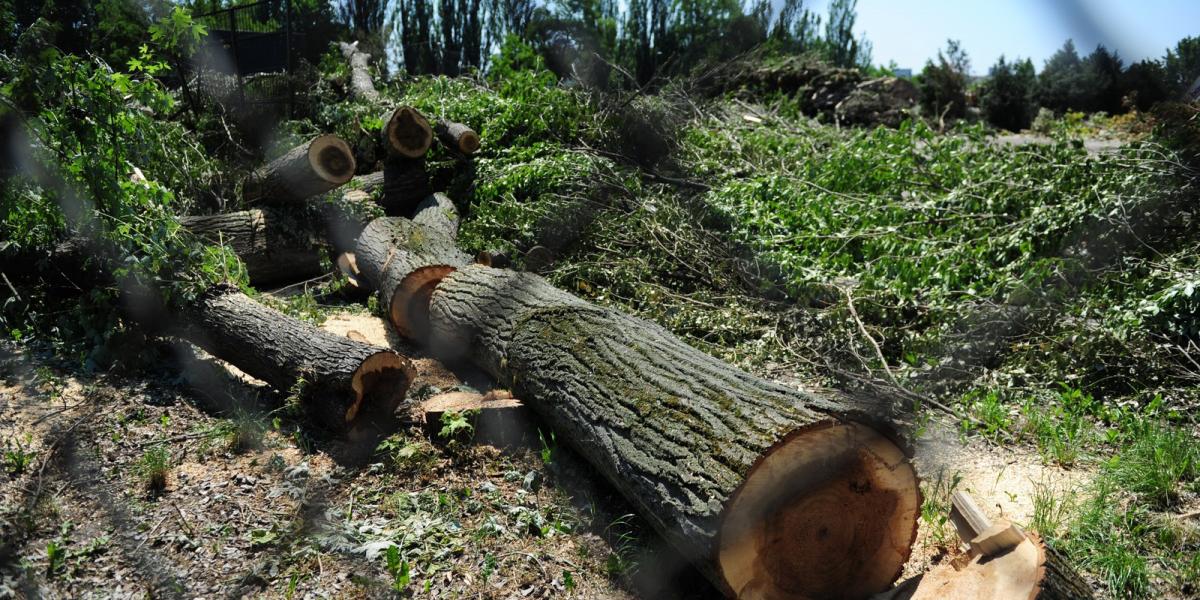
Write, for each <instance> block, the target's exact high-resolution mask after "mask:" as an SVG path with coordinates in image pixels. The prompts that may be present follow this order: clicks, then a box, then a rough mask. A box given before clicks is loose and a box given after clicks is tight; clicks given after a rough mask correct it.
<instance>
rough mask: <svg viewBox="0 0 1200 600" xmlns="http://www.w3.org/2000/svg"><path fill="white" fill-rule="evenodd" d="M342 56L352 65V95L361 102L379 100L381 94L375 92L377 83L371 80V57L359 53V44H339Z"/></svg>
mask: <svg viewBox="0 0 1200 600" xmlns="http://www.w3.org/2000/svg"><path fill="white" fill-rule="evenodd" d="M338 47H339V48H340V49H341V51H342V56H343V57H345V59H346V60H347V61H348V62H349V63H350V95H351V96H352V97H354V98H357V99H360V100H369V101H371V102H374V101H376V100H379V92H377V91H376V90H375V82H373V81H372V80H371V69H370V66H369V62H370V60H371V55H370V54H367V53H365V52H359V51H358V42H354V43H353V44H347V43H346V42H338Z"/></svg>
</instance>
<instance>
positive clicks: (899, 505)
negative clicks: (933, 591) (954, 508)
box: [718, 422, 921, 599]
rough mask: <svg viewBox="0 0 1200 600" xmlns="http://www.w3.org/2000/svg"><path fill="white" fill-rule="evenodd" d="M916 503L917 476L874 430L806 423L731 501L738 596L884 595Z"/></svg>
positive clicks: (731, 569)
mask: <svg viewBox="0 0 1200 600" xmlns="http://www.w3.org/2000/svg"><path fill="white" fill-rule="evenodd" d="M920 506H921V493H920V489H919V486H918V480H917V475H916V472H915V471H914V470H913V468H912V466H911V464H910V463H909V462H908V461H907V460H906V459H905V455H904V452H903V451H902V450H901V449H900V448H899V447H898V446H897V445H896V444H895V443H893V442H892V441H891V440H889V439H887V438H886V437H884V436H883V435H881V434H879V433H878V432H877V431H875V430H874V429H872V428H870V427H867V426H865V425H859V424H842V423H832V422H824V423H820V424H816V425H813V426H810V427H807V428H803V429H800V430H798V431H796V432H794V433H792V434H791V435H789V436H788V437H787V438H785V439H784V441H782V442H780V443H779V444H778V445H777V446H776V447H775V448H774V449H772V450H771V451H770V452H769V453H768V454H767V455H766V456H764V457H763V458H762V459H760V460H759V462H758V463H757V464H756V465H755V466H754V467H753V468H752V469H751V470H750V473H749V475H748V476H747V477H746V480H745V482H743V484H742V485H741V487H740V488H739V489H738V491H737V492H736V494H735V495H734V497H733V500H732V501H731V502H730V503H729V505H728V506H727V507H726V510H725V515H724V519H723V522H722V525H721V532H720V550H719V557H718V564H719V566H720V569H721V575H722V577H723V578H724V581H725V583H726V584H727V585H728V587H729V590H728V591H730V592H732V593H733V594H734V595H736V596H737V597H739V598H762V599H768V598H793V597H800V598H828V597H839V598H841V597H844V598H854V597H865V596H868V595H870V594H872V593H876V592H880V591H883V590H885V589H887V588H888V586H890V585H891V583H892V582H893V581H895V579H896V578H897V577H898V576H899V575H900V572H901V569H902V568H903V567H904V563H905V561H907V560H908V556H909V552H910V549H911V545H912V542H913V540H914V539H915V538H916V531H917V516H918V514H919V511H920Z"/></svg>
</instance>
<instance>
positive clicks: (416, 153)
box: [383, 106, 433, 158]
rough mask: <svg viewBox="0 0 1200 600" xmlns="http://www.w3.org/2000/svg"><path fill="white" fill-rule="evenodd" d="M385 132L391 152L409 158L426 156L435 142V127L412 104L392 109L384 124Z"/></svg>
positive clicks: (385, 140) (386, 141)
mask: <svg viewBox="0 0 1200 600" xmlns="http://www.w3.org/2000/svg"><path fill="white" fill-rule="evenodd" d="M383 134H384V138H383V141H384V143H385V144H386V145H387V148H388V151H389V152H392V153H395V154H398V155H400V156H406V157H408V158H419V157H421V156H424V155H425V153H426V152H427V151H428V150H429V146H431V145H432V144H433V127H430V125H429V121H427V120H426V119H425V117H424V115H422V114H421V113H420V112H418V111H417V109H415V108H413V107H411V106H401V107H399V108H397V109H396V110H394V111H392V113H391V115H390V116H389V117H388V118H387V123H386V124H385V125H384V128H383Z"/></svg>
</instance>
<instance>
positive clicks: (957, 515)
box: [950, 490, 992, 544]
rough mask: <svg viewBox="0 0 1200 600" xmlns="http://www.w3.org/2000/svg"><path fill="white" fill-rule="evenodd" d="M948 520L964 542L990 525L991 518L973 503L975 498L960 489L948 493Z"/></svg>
mask: <svg viewBox="0 0 1200 600" xmlns="http://www.w3.org/2000/svg"><path fill="white" fill-rule="evenodd" d="M950 522H951V523H954V529H955V530H956V531H957V532H958V539H960V540H962V541H963V543H964V544H965V543H968V542H970V541H971V540H972V539H974V538H975V536H977V535H979V534H980V533H983V532H984V531H986V530H987V529H988V528H989V527H991V526H992V520H991V519H989V518H988V516H987V515H986V514H984V512H983V510H981V509H980V508H979V505H978V504H975V499H974V498H972V497H971V495H970V494H968V493H966V492H964V491H962V490H955V491H954V493H953V494H951V495H950Z"/></svg>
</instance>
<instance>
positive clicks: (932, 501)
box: [921, 470, 962, 546]
mask: <svg viewBox="0 0 1200 600" xmlns="http://www.w3.org/2000/svg"><path fill="white" fill-rule="evenodd" d="M960 483H962V474H960V473H959V472H957V471H955V472H954V474H953V475H950V476H949V477H946V472H945V471H944V470H939V471H938V473H937V476H936V477H934V478H933V480H931V481H923V482H921V487H922V490H921V495H922V496H923V498H924V501H923V502H922V503H921V520H922V521H925V523H927V524H928V525H929V528H930V529H929V531H930V535H931V537H932V540H933V543H934V545H936V546H946V545H947V544H950V543H952V540H953V539H954V536H956V535H957V533H956V532H955V531H954V530H953V526H952V524H951V523H950V508H951V506H952V505H951V502H950V497H951V496H952V495H953V494H954V490H955V489H957V488H958V484H960Z"/></svg>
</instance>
